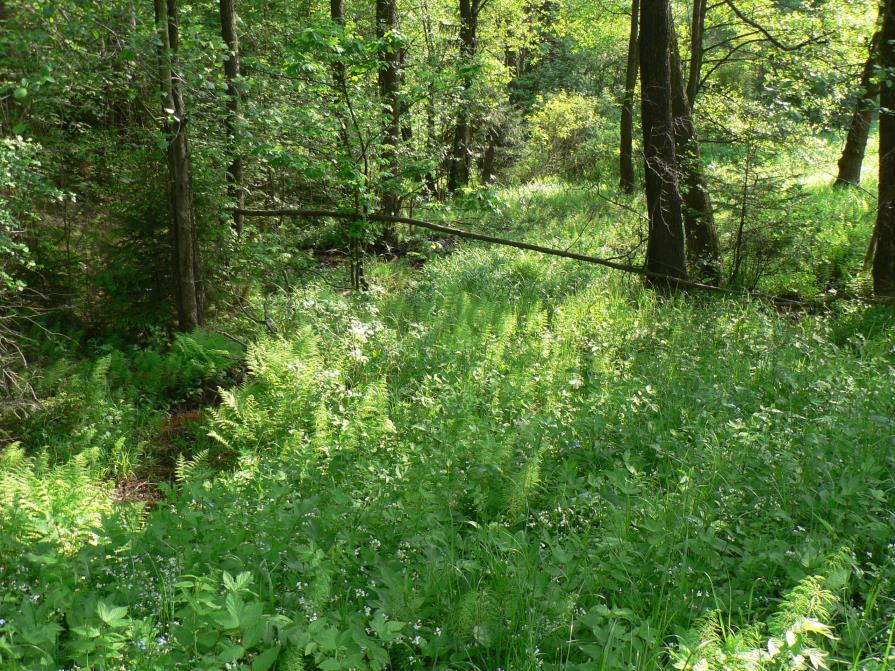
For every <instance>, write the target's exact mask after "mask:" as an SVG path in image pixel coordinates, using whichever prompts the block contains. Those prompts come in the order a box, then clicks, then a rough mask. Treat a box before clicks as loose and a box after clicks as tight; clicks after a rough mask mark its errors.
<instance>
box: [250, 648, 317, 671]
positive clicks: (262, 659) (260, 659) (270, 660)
mask: <svg viewBox="0 0 895 671" xmlns="http://www.w3.org/2000/svg"><path fill="white" fill-rule="evenodd" d="M279 656H280V648H279V646H277V647H275V648H268V649H267V650H265V651H264V652H262V653H261V654H259V655H258V656H257V657H255V659H253V660H252V671H267V670H268V669H269V668H270V667H272V666H273V664H274V662H276V661H277V657H279ZM321 668H322V667H321Z"/></svg>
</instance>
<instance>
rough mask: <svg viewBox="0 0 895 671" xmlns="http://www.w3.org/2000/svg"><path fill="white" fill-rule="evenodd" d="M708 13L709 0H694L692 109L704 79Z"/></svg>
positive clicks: (690, 77) (689, 99) (690, 72)
mask: <svg viewBox="0 0 895 671" xmlns="http://www.w3.org/2000/svg"><path fill="white" fill-rule="evenodd" d="M707 13H708V0H693V16H692V17H690V65H689V67H690V69H689V70H688V71H687V104H688V105H690V109H691V110H692V109H693V107H694V105H695V104H696V94H697V93H699V85H700V83H701V80H702V61H703V58H704V54H705V50H704V48H703V45H702V44H703V38H704V37H705V15H706V14H707Z"/></svg>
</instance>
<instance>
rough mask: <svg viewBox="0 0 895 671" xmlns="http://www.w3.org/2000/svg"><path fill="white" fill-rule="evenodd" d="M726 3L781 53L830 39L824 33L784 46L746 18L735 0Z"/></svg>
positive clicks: (756, 22) (759, 25) (763, 28)
mask: <svg viewBox="0 0 895 671" xmlns="http://www.w3.org/2000/svg"><path fill="white" fill-rule="evenodd" d="M726 1H727V6H728V7H730V9H731V10H732V11H733V13H734V14H736V15H737V17H738V18H739V19H740V21H742V22H743V23H745V24H747V25H749V26H752V27H753V28H755V29H756V30H757V31H759V32H760V33H761V34H762V35H764V36H765V37H766V38H767V40H768V42H770V43H771V44H773V45H774V46H775V47H777V48H778V49H780V50H781V51H795V50H796V49H801V48H802V47H804V46H807V45H809V44H811V43H813V42H820V41H821V40H823V39H824V38H826V37H829V33H824V34H823V35H820V36H818V37H811V38H809V39H807V40H805V41H804V42H800V43H799V44H789V45H787V44H783V43H782V42H781V41H780V40H778V39H777V38H776V37H774V36H773V35H771V33H770V32H769V31H768V30H767V29H766V28H765V27H764V26H762V25H761V24H760V23H759V22H758V21H756V20H754V19H750V18H749V17H748V16H746V15H745V14H744V13H743V11H742V10H741V9H740V8H739V7H737V6H736V5H735V4H734V3H733V0H726Z"/></svg>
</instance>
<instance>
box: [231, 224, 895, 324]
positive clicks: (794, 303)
mask: <svg viewBox="0 0 895 671" xmlns="http://www.w3.org/2000/svg"><path fill="white" fill-rule="evenodd" d="M234 211H235V212H236V213H237V214H241V215H243V216H245V217H332V218H334V219H358V218H360V217H362V216H364V215H362V214H360V213H358V212H345V211H336V210H301V209H281V210H247V209H235V210H234ZM366 218H367V219H373V220H374V221H382V222H387V223H394V224H407V225H408V226H415V227H417V228H425V229H428V230H430V231H437V232H439V233H446V234H448V235H455V236H457V237H458V238H466V239H467V240H478V241H480V242H488V243H491V244H494V245H503V246H504V247H515V248H516V249H524V250H526V251H530V252H538V253H539V254H547V255H549V256H559V257H561V258H564V259H572V260H574V261H582V262H584V263H592V264H595V265H598V266H605V267H606V268H612V269H613V270H621V271H622V272H625V273H632V274H634V275H640V276H641V277H649V278H651V279H656V280H662V281H664V282H666V283H667V284H668V285H669V286H673V287H680V288H686V289H701V290H703V291H710V292H714V293H721V294H725V295H728V296H743V295H747V296H751V297H753V298H762V299H765V300H770V301H772V302H773V303H775V304H777V305H786V306H790V307H810V306H812V305H816V304H817V303H820V304H825V303H826V302H828V300H829V299H827V300H822V301H812V302H809V301H802V300H798V299H795V298H786V297H783V296H773V295H771V294H765V293H762V292H759V291H753V290H748V289H727V288H725V287H719V286H715V285H713V284H703V283H702V282H694V281H693V280H683V279H680V278H677V277H673V276H671V275H665V274H663V273H657V272H655V271H652V270H648V269H646V268H644V267H642V266H633V265H630V264H627V263H618V262H617V261H611V260H609V259H602V258H600V257H597V256H588V255H587V254H578V253H577V252H570V251H565V250H562V249H554V248H552V247H542V246H541V245H532V244H529V243H527V242H519V241H518V240H507V239H506V238H497V237H494V236H493V235H485V234H484V233H473V232H472V231H466V230H463V229H462V228H454V227H453V226H445V225H443V224H436V223H433V222H431V221H423V220H422V219H411V218H410V217H398V216H392V215H388V214H375V213H369V214H367V215H366ZM856 299H857V300H861V301H864V302H868V303H884V304H892V303H895V300H890V299H888V298H885V297H880V298H875V299H869V298H859V297H856Z"/></svg>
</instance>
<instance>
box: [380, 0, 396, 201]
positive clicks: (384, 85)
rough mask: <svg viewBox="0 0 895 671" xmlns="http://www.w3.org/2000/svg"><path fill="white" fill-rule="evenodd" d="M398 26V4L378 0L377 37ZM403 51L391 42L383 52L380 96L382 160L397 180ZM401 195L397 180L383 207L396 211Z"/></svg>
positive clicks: (384, 35) (385, 192) (384, 195)
mask: <svg viewBox="0 0 895 671" xmlns="http://www.w3.org/2000/svg"><path fill="white" fill-rule="evenodd" d="M397 28H398V8H397V5H396V4H395V0H376V37H377V38H379V39H380V40H382V39H383V38H385V37H387V36H388V35H389V34H391V33H393V32H394V31H396V30H397ZM400 60H401V54H400V51H399V50H398V49H395V48H394V47H393V46H392V45H389V46H388V48H386V49H385V50H384V52H383V53H381V54H380V61H379V62H380V65H379V73H378V74H379V98H380V102H381V104H382V108H383V111H384V115H385V137H384V142H383V144H384V147H383V164H384V167H385V176H386V177H387V179H389V180H395V179H397V176H398V147H399V145H400V142H401V111H402V110H401V100H400V98H399V94H400V88H401V74H400V68H399V65H400ZM399 208H400V199H399V197H398V195H397V194H396V193H395V188H394V182H392V186H391V188H389V187H386V189H385V191H384V193H383V195H382V209H383V211H384V212H386V213H388V214H392V215H394V214H397V213H398V209H399Z"/></svg>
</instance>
